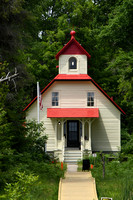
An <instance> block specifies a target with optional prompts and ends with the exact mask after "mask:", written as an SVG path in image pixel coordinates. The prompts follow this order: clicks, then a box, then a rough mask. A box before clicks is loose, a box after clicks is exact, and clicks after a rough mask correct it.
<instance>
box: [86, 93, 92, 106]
mask: <svg viewBox="0 0 133 200" xmlns="http://www.w3.org/2000/svg"><path fill="white" fill-rule="evenodd" d="M87 106H94V92H88V93H87Z"/></svg>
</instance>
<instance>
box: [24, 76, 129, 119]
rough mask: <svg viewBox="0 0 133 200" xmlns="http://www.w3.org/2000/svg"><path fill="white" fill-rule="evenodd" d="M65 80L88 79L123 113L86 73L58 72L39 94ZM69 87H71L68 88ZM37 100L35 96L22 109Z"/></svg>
mask: <svg viewBox="0 0 133 200" xmlns="http://www.w3.org/2000/svg"><path fill="white" fill-rule="evenodd" d="M60 81H65V82H67V83H68V81H69V82H70V81H72V82H73V81H82V82H84V81H90V82H91V83H92V84H93V85H95V86H96V87H97V89H98V90H100V91H101V92H102V93H103V95H104V96H105V97H106V98H107V99H108V100H109V101H110V102H111V103H112V104H113V105H114V106H115V107H116V108H117V109H118V110H119V111H120V112H121V113H123V114H124V115H125V112H124V111H123V110H122V109H121V108H120V107H119V106H118V105H117V104H116V103H115V102H114V101H113V99H111V98H110V97H109V96H108V95H107V93H106V92H105V91H104V90H102V88H100V86H99V85H98V84H97V83H96V82H95V81H94V80H93V79H92V78H91V77H90V76H88V75H87V74H81V75H80V74H78V75H66V74H59V75H57V76H56V77H55V78H54V79H53V80H52V81H51V82H50V83H49V84H48V85H47V86H46V87H45V88H44V89H43V90H42V91H41V94H43V93H44V92H46V91H47V90H48V89H49V88H50V87H51V86H52V85H53V83H55V82H58V83H59V82H60ZM70 89H71V88H70ZM36 100H37V97H35V98H34V99H33V100H32V101H31V102H30V103H29V104H28V106H27V107H26V108H24V109H23V111H25V110H27V109H28V108H29V107H30V106H31V105H32V104H33V103H34V102H35V101H36Z"/></svg>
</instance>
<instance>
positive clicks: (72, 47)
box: [62, 41, 85, 55]
mask: <svg viewBox="0 0 133 200" xmlns="http://www.w3.org/2000/svg"><path fill="white" fill-rule="evenodd" d="M74 54H75V55H84V54H85V53H84V52H83V50H82V49H81V48H79V47H78V46H77V44H76V43H75V42H74V41H73V42H72V43H71V45H70V46H68V47H66V49H65V51H64V52H62V55H74Z"/></svg>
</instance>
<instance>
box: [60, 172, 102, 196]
mask: <svg viewBox="0 0 133 200" xmlns="http://www.w3.org/2000/svg"><path fill="white" fill-rule="evenodd" d="M58 200H98V198H97V193H96V186H95V179H94V178H93V177H92V175H91V172H67V173H66V175H65V179H61V180H60V184H59V193H58Z"/></svg>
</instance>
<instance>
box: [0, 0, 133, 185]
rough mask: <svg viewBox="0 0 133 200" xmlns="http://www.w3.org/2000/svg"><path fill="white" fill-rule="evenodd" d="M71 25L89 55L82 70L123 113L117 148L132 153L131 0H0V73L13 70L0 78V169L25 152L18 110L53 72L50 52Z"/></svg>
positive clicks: (59, 45) (55, 49)
mask: <svg viewBox="0 0 133 200" xmlns="http://www.w3.org/2000/svg"><path fill="white" fill-rule="evenodd" d="M72 29H74V30H75V31H76V40H77V41H78V42H79V43H80V44H81V45H82V46H83V48H85V49H86V51H87V52H88V53H89V54H90V55H91V59H90V61H89V63H88V65H89V69H88V74H89V75H90V76H91V77H92V78H93V79H94V80H95V81H96V82H97V83H98V84H99V85H100V86H101V87H102V88H103V89H104V90H105V91H106V92H107V94H108V95H109V96H112V97H113V99H114V101H115V102H116V103H117V104H118V105H119V106H120V107H121V108H122V109H123V110H124V111H125V112H126V116H123V115H122V151H123V152H125V153H133V131H132V130H133V123H132V121H133V0H111V1H110V0H93V1H92V0H40V1H38V0H1V2H0V78H1V77H5V76H6V75H7V74H8V72H10V74H14V72H15V69H16V70H17V73H18V74H19V75H18V76H17V77H16V78H15V79H13V80H12V79H11V80H10V79H8V81H3V82H1V83H0V164H1V165H0V170H1V172H6V171H7V170H8V169H9V168H10V163H11V164H12V161H11V157H12V158H13V157H14V155H16V154H23V153H24V152H27V151H29V152H30V150H29V149H28V146H29V140H28V141H27V137H25V134H26V132H25V130H24V129H25V127H24V126H22V124H23V122H24V117H25V113H24V112H22V110H23V109H24V108H25V106H26V105H27V104H28V103H29V102H30V101H31V100H32V99H33V98H34V97H35V96H36V82H37V81H39V82H40V87H41V89H43V88H44V87H45V86H46V85H47V84H48V83H49V82H50V81H51V80H52V79H53V78H54V77H55V76H56V75H57V73H58V71H57V69H56V65H58V61H56V59H55V55H56V54H57V53H58V52H59V50H60V49H62V47H63V46H64V44H66V43H67V42H68V41H69V40H70V31H71V30H72ZM44 103H45V102H44ZM28 139H29V138H28ZM30 142H31V141H30ZM26 144H27V146H26ZM32 144H33V143H32ZM27 149H28V150H27ZM13 159H14V158H13ZM13 159H12V160H13ZM3 177H4V181H2V183H3V182H6V181H5V180H6V179H8V178H5V175H3Z"/></svg>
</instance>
